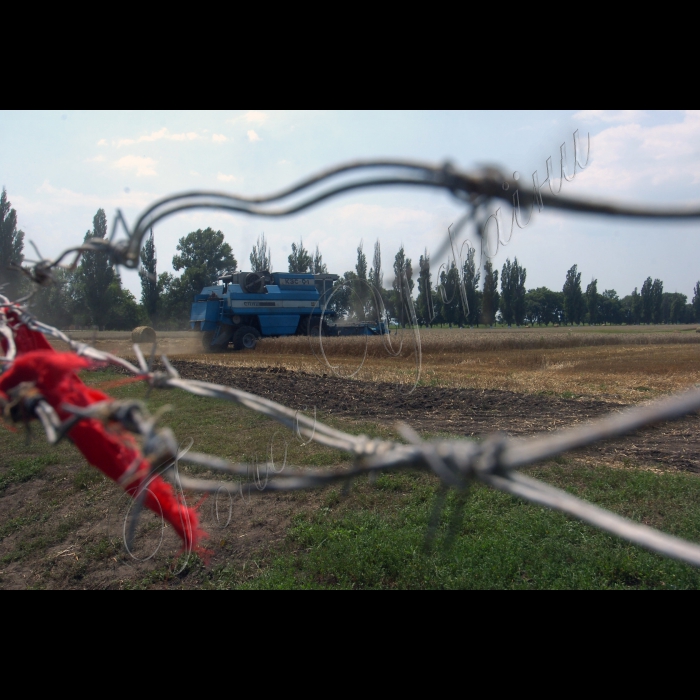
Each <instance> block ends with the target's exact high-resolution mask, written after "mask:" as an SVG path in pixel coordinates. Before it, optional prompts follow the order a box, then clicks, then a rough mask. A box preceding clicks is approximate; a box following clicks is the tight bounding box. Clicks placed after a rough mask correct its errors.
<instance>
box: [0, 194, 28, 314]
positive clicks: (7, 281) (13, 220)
mask: <svg viewBox="0 0 700 700" xmlns="http://www.w3.org/2000/svg"><path fill="white" fill-rule="evenodd" d="M11 207H12V205H11V203H10V202H9V200H8V199H7V192H6V191H5V188H4V187H3V188H2V194H0V294H3V295H5V296H6V297H7V298H8V299H10V300H11V301H12V300H14V299H17V298H18V297H19V296H20V290H21V287H22V282H23V280H22V274H21V273H20V272H19V271H17V270H12V269H9V266H10V265H11V264H14V265H20V264H21V263H22V261H23V260H24V254H23V252H22V251H23V250H24V231H18V230H17V212H16V211H15V210H14V209H12V208H11Z"/></svg>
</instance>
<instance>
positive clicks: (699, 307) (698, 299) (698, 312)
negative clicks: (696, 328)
mask: <svg viewBox="0 0 700 700" xmlns="http://www.w3.org/2000/svg"><path fill="white" fill-rule="evenodd" d="M693 311H694V312H695V320H696V321H698V322H700V282H696V283H695V288H694V289H693Z"/></svg>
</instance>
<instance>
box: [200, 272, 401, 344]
mask: <svg viewBox="0 0 700 700" xmlns="http://www.w3.org/2000/svg"><path fill="white" fill-rule="evenodd" d="M337 279H338V275H328V274H323V275H312V274H300V273H294V272H273V273H270V272H238V273H233V274H228V275H224V276H222V277H220V278H219V280H218V282H219V283H218V284H216V285H212V286H210V287H204V289H202V291H201V293H200V294H197V295H196V296H195V298H194V303H193V304H192V311H191V313H190V327H191V328H192V329H194V330H198V331H201V332H202V345H203V347H204V350H205V351H207V352H216V351H219V350H226V349H228V348H229V347H231V346H232V347H233V349H234V350H252V349H253V348H255V346H256V344H257V342H258V340H260V338H273V337H277V336H281V335H307V334H309V335H319V334H323V335H327V336H336V335H381V334H384V333H387V332H388V327H387V325H386V323H384V322H380V323H374V324H372V323H352V324H349V323H340V324H336V313H335V312H334V311H332V310H327V309H326V308H325V306H326V305H327V304H328V300H329V299H330V296H331V292H332V289H333V282H335V281H336V280H337ZM322 313H323V321H322V320H321V314H322Z"/></svg>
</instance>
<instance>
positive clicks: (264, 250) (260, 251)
mask: <svg viewBox="0 0 700 700" xmlns="http://www.w3.org/2000/svg"><path fill="white" fill-rule="evenodd" d="M250 269H251V270H252V271H253V272H272V253H271V252H270V251H269V250H268V247H267V241H266V240H265V234H264V233H263V234H261V235H260V236H258V242H257V243H255V244H254V245H253V252H252V253H251V254H250Z"/></svg>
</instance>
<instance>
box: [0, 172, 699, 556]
mask: <svg viewBox="0 0 700 700" xmlns="http://www.w3.org/2000/svg"><path fill="white" fill-rule="evenodd" d="M576 162H577V161H576V160H575V163H576ZM562 167H563V166H562ZM574 168H575V166H574ZM367 172H369V175H367V174H366V173H367ZM574 172H575V170H574ZM360 173H362V174H363V177H360V178H359V179H352V178H354V177H355V176H356V175H358V174H360ZM548 174H549V173H548ZM562 177H566V176H565V173H564V171H563V169H562ZM336 178H338V179H342V178H345V179H346V180H349V181H341V182H340V183H336V184H330V183H332V182H333V181H334V180H335V179H336ZM548 179H549V177H548ZM567 179H568V178H567ZM543 184H544V183H543ZM505 185H508V187H506V186H505ZM383 186H418V187H430V188H433V189H442V190H447V191H449V192H450V193H452V195H453V196H454V197H456V198H457V199H458V200H460V201H461V202H463V203H464V204H465V205H466V206H467V208H468V211H467V213H466V214H465V215H464V216H463V217H462V219H461V220H460V221H459V222H458V224H457V226H456V227H455V230H454V231H452V234H451V236H455V235H456V234H457V233H458V232H459V229H460V228H461V227H462V226H464V225H465V224H466V223H468V222H470V221H472V222H473V221H476V220H477V218H478V217H477V215H478V213H479V212H480V211H483V210H484V209H485V207H486V206H488V204H489V203H490V202H491V201H493V200H501V201H505V202H506V203H508V204H511V200H512V204H513V205H515V204H517V205H518V206H520V204H524V205H530V206H532V207H533V209H534V207H535V206H538V208H539V209H540V210H541V209H542V207H543V206H545V205H546V206H549V207H552V208H554V209H562V210H566V211H572V212H577V213H588V214H599V215H605V216H623V217H636V218H657V219H658V218H660V219H697V218H700V209H698V208H685V209H683V208H650V207H638V206H623V205H617V204H611V203H604V202H595V201H590V200H581V199H574V198H570V197H565V196H563V195H561V194H559V195H557V194H555V193H554V190H553V189H552V188H551V182H550V190H551V194H547V193H543V192H542V191H541V190H539V189H537V188H533V190H531V191H528V190H524V191H523V192H522V193H521V194H519V199H518V200H517V201H516V199H515V197H514V195H511V194H508V190H509V189H510V188H511V187H512V188H517V187H518V184H517V183H516V182H515V181H514V180H512V179H510V178H508V177H506V176H504V174H503V173H502V172H501V171H499V170H497V169H495V168H491V169H488V168H487V169H482V170H479V171H474V172H460V171H457V170H456V169H454V168H453V167H452V166H451V165H450V164H449V163H446V164H445V165H443V166H431V165H427V164H422V163H416V162H407V161H359V162H354V163H349V164H346V165H341V166H338V167H335V168H331V169H329V170H325V171H323V172H321V173H319V174H317V175H315V176H313V177H311V178H308V179H306V180H304V181H302V182H300V183H298V184H297V185H295V186H293V187H290V188H288V189H286V190H283V191H281V192H278V193H275V194H272V195H269V196H264V197H251V198H245V197H237V196H234V195H230V194H226V193H217V192H203V191H193V192H185V193H181V194H178V195H174V196H171V197H166V198H164V199H161V200H159V201H157V202H156V203H154V204H153V205H152V206H150V207H149V208H148V209H146V211H145V212H144V213H142V214H141V216H140V217H139V218H138V219H137V221H136V223H135V224H134V227H133V229H130V228H129V226H128V224H127V222H126V220H125V218H124V216H123V214H122V213H121V212H120V211H118V212H117V217H116V219H115V222H114V224H113V227H112V231H111V235H110V238H109V239H108V240H103V239H98V238H93V239H90V240H89V241H86V242H85V243H83V244H82V245H80V246H75V247H72V248H68V249H67V250H65V251H63V253H61V254H60V255H59V256H58V257H57V258H56V259H54V260H48V259H42V258H41V256H40V255H39V253H38V251H37V255H39V258H40V259H39V260H38V261H35V262H34V263H33V265H31V266H30V267H24V268H22V271H23V272H24V273H25V274H26V275H27V276H28V277H30V278H31V279H32V280H33V281H35V282H37V283H38V284H42V285H43V284H47V283H49V282H50V281H51V277H52V270H53V268H55V267H57V266H60V265H62V264H63V260H64V259H65V258H66V257H68V256H70V255H71V254H75V258H74V260H73V262H72V263H71V267H74V266H75V265H76V264H77V262H78V260H79V257H80V255H81V254H82V253H84V252H88V251H92V252H104V253H107V254H108V255H109V256H110V259H111V261H112V262H113V264H115V265H123V266H126V267H128V268H132V269H133V268H136V267H138V265H139V254H140V250H141V244H142V242H143V238H144V236H145V235H146V232H147V231H148V230H149V229H150V228H151V227H153V226H154V225H155V224H156V223H157V222H159V221H162V220H163V219H164V218H166V217H168V216H171V215H172V214H175V213H176V212H179V211H184V210H187V209H198V208H215V209H224V210H228V211H232V212H240V213H244V214H250V215H253V216H271V217H283V216H288V215H291V214H294V213H298V212H301V211H303V210H305V209H308V208H309V207H311V206H314V205H315V204H318V203H320V202H322V201H325V200H327V199H330V198H332V197H335V196H338V195H340V194H342V193H344V192H350V191H354V190H358V189H365V188H370V187H383ZM324 188H325V189H324ZM316 190H320V191H316ZM122 229H123V231H124V232H125V234H126V237H125V238H124V239H121V240H116V238H117V235H118V234H119V232H120V231H121V230H122ZM477 231H478V228H477ZM451 245H452V238H451V237H450V236H448V237H447V238H446V239H445V241H443V245H442V248H441V250H440V251H439V252H438V253H436V255H440V254H442V252H444V251H445V250H447V249H448V247H449V246H451ZM21 302H22V300H20V301H19V302H11V301H10V300H9V299H7V298H5V297H2V296H1V295H0V307H3V308H2V311H1V313H0V338H1V339H3V340H4V341H5V343H4V344H5V346H6V351H5V356H4V357H2V358H0V362H2V363H3V366H4V367H5V368H7V367H9V366H11V365H12V363H13V362H14V360H15V357H16V356H17V348H16V344H15V340H14V334H15V332H16V328H15V327H14V326H12V325H11V324H9V323H8V317H7V313H6V311H7V310H12V311H13V312H14V313H15V314H16V315H17V316H18V317H19V319H20V324H21V325H25V326H26V327H27V328H28V329H30V330H32V331H34V332H38V333H41V334H42V335H44V336H47V337H51V338H54V339H56V340H61V341H63V342H65V343H67V344H68V346H69V347H70V348H71V350H72V351H73V352H74V353H76V354H77V355H79V356H81V357H85V358H88V359H90V360H92V361H94V362H98V363H109V364H114V365H117V366H120V367H122V368H123V369H125V370H127V371H128V372H130V373H132V374H133V375H135V376H136V377H138V378H140V379H141V380H143V381H144V382H146V383H147V384H148V385H149V386H150V387H152V388H161V389H180V390H182V391H186V392H189V393H191V394H195V395H198V396H203V397H207V398H217V399H223V400H227V401H232V402H235V403H238V404H240V405H242V406H244V407H246V408H248V409H250V410H252V411H255V412H256V413H259V414H262V415H265V416H268V417H269V418H271V419H273V420H275V421H277V422H279V423H281V424H282V425H285V426H286V427H288V428H290V429H292V430H294V431H296V433H297V434H298V435H299V436H303V437H304V438H308V440H309V441H313V442H315V443H317V444H319V445H323V446H325V447H328V448H332V449H335V450H337V451H339V452H342V453H346V454H350V455H352V457H353V459H354V464H353V466H352V467H351V468H349V469H343V470H316V469H300V468H285V469H283V470H281V471H280V470H278V469H276V468H275V466H274V464H272V463H269V462H268V463H264V464H250V463H234V462H230V461H228V460H224V459H221V458H218V457H215V456H212V455H207V454H201V453H196V452H192V451H188V452H187V453H186V454H184V455H182V456H179V457H178V451H177V442H176V440H175V436H174V435H173V433H172V431H171V430H170V429H168V428H165V427H158V423H159V419H160V415H155V416H151V415H150V414H149V413H148V411H147V409H146V407H145V406H144V404H143V403H141V402H137V401H116V400H112V399H110V400H106V401H100V402H96V403H92V404H90V405H89V406H71V405H66V404H62V405H61V406H60V408H61V409H62V410H63V411H64V412H65V413H68V414H70V418H68V419H67V420H61V418H60V417H59V415H58V413H57V411H56V409H57V408H59V407H58V406H52V405H50V404H49V403H48V402H47V401H46V400H45V399H44V397H42V396H41V395H40V394H39V393H38V392H37V391H36V389H35V388H33V386H31V385H26V384H27V383H20V384H18V385H17V386H16V387H13V389H12V390H11V391H10V393H9V395H8V399H9V401H7V402H4V407H3V410H4V414H5V416H6V417H8V418H11V419H12V420H16V421H25V422H26V421H28V420H30V419H32V418H36V419H38V420H39V421H40V423H41V425H42V427H43V429H44V431H45V433H46V437H47V440H48V441H49V442H50V443H52V444H56V443H57V442H58V441H60V440H61V439H63V438H64V437H65V436H66V435H68V436H69V435H70V431H71V429H72V428H73V427H74V426H75V425H77V424H78V423H79V422H81V421H85V420H98V421H101V422H104V423H110V422H111V423H118V424H119V425H121V426H122V427H123V428H124V429H125V430H126V431H129V432H130V433H133V434H135V435H138V436H139V438H140V440H141V444H142V447H141V449H142V452H143V455H144V456H145V457H146V458H147V459H148V460H149V463H150V464H151V469H152V471H153V472H154V473H155V471H157V470H160V471H161V472H162V474H163V475H164V476H165V477H166V478H169V479H170V480H171V481H172V482H173V483H175V482H177V484H178V485H179V486H181V487H183V488H185V489H190V490H193V491H198V492H202V493H219V492H220V491H221V490H222V489H223V490H225V491H227V492H228V493H229V494H235V493H236V491H237V490H240V489H241V483H240V482H236V481H230V480H228V481H227V480H225V479H222V480H215V479H199V478H193V477H188V476H182V475H177V474H175V475H173V469H174V467H173V464H174V463H176V462H177V460H179V461H180V462H183V463H187V464H190V465H192V466H195V467H205V468H207V469H209V470H212V471H215V472H218V473H220V474H222V475H223V476H224V477H227V478H229V479H230V478H234V479H235V478H243V477H246V478H247V477H248V476H249V475H250V473H251V469H253V470H255V471H256V472H257V473H258V474H259V473H260V470H261V469H263V470H264V471H265V483H264V486H263V488H258V489H257V490H256V491H255V492H254V493H259V494H264V493H265V492H279V491H297V490H303V489H310V488H318V487H322V486H326V485H328V484H333V483H340V482H344V483H345V484H346V485H348V484H349V483H351V482H352V480H354V479H357V478H359V477H362V476H365V475H369V476H372V475H376V474H377V473H379V472H391V471H396V470H404V469H413V470H420V471H425V472H430V473H432V474H434V475H435V476H437V477H438V479H439V480H440V482H441V484H442V486H443V487H444V489H449V488H456V489H459V490H462V491H463V490H465V489H466V488H467V487H468V485H469V484H470V483H472V482H473V481H480V482H482V483H484V484H486V485H488V486H490V487H491V488H495V489H497V490H500V491H503V492H505V493H508V494H511V495H513V496H516V497H519V498H522V499H523V500H526V501H529V502H531V503H537V504H539V505H542V506H545V507H548V508H551V509H553V510H557V511H560V512H562V513H565V514H567V515H570V516H572V517H575V518H577V519H579V520H582V521H584V522H587V523H589V524H591V525H593V526H595V527H598V528H600V529H602V530H605V531H607V532H610V533H611V534H614V535H616V536H618V537H621V538H623V539H626V540H627V541H629V542H632V543H634V544H636V545H639V546H641V547H645V548H646V549H649V550H651V551H654V552H657V553H659V554H662V555H664V556H667V557H671V558H675V559H679V560H681V561H685V562H687V563H689V564H692V565H694V566H700V546H699V545H697V544H694V543H691V542H688V541H685V540H682V539H679V538H676V537H673V536H671V535H668V534H664V533H662V532H659V531H657V530H655V529H653V528H650V527H647V526H645V525H641V524H639V523H635V522H633V521H631V520H628V519H626V518H624V517H622V516H619V515H616V514H614V513H611V512H609V511H607V510H604V509H602V508H599V507H598V506H595V505H593V504H591V503H588V502H586V501H584V500H582V499H579V498H576V497H575V496H572V495H571V494H568V493H566V492H565V491H562V490H560V489H557V488H554V487H552V486H550V485H548V484H546V483H543V482H541V481H538V480H536V479H533V478H531V477H528V476H525V475H523V474H521V473H519V471H518V470H520V469H522V468H523V467H526V466H529V465H533V464H536V463H539V462H542V461H544V460H548V459H551V458H553V457H555V456H557V455H560V454H562V453H564V452H568V451H569V450H573V449H576V448H580V447H584V446H586V445H591V444H594V443H596V442H599V441H601V440H606V439H612V438H615V437H619V436H622V435H624V434H627V433H630V432H633V431H635V430H638V429H640V428H643V427H645V426H648V425H651V424H653V423H658V422H661V421H668V420H674V419H677V418H680V417H682V416H684V415H686V414H688V413H691V412H694V411H697V410H700V390H697V389H695V390H690V391H687V392H684V393H682V394H678V395H675V396H673V397H670V398H667V399H663V400H659V401H656V402H654V403H651V404H649V405H646V406H641V407H635V408H630V409H626V410H623V411H620V412H617V413H610V414H608V415H607V416H605V417H603V418H601V419H598V420H595V421H592V422H590V423H588V424H586V425H581V426H576V427H573V428H569V429H564V430H560V431H558V432H556V433H553V434H552V433H547V434H542V435H536V436H533V437H530V438H526V439H522V438H511V437H507V436H505V435H503V434H493V435H490V436H487V437H486V438H485V439H484V440H482V441H481V442H474V441H471V440H457V439H455V440H437V441H423V440H422V439H421V438H420V437H419V436H418V435H417V433H415V432H414V431H413V429H412V428H410V426H408V425H406V424H400V425H399V426H398V430H399V433H400V435H401V436H402V437H403V438H404V440H405V441H406V443H401V442H396V441H391V440H381V439H375V438H369V437H367V436H364V435H351V434H348V433H346V432H343V431H341V430H337V429H334V428H331V427H329V426H326V425H324V424H322V423H320V422H318V421H317V420H316V418H315V417H314V419H313V421H312V420H311V419H310V418H309V417H308V416H305V415H303V414H300V413H299V411H295V410H292V409H290V408H288V407H286V406H284V405H282V404H279V403H276V402H274V401H272V400H269V399H265V398H262V397H260V396H256V395H255V394H251V393H248V392H245V391H242V390H240V389H236V388H234V387H228V386H223V385H218V384H212V383H208V382H202V381H196V380H188V379H183V378H182V377H180V376H179V374H178V372H177V371H176V369H175V368H174V367H173V366H172V364H171V363H170V362H169V360H168V358H167V357H166V356H165V355H163V356H161V361H162V363H163V366H164V368H165V370H164V371H154V370H153V362H154V358H155V350H156V346H155V344H154V345H153V351H152V353H151V358H150V360H149V361H148V362H147V361H146V359H145V357H144V355H143V353H142V351H141V349H140V347H139V346H138V345H134V353H135V355H136V361H137V363H138V366H137V365H135V364H133V363H131V362H129V361H128V360H125V359H123V358H120V357H118V356H116V355H113V354H111V353H107V352H103V351H101V350H98V349H96V348H94V347H92V346H90V345H88V344H86V343H80V342H77V341H74V340H72V339H71V338H69V337H68V336H67V335H66V334H65V333H63V332H62V331H60V330H58V329H57V328H54V327H53V326H50V325H48V324H45V323H42V322H40V321H38V320H37V319H36V318H35V317H34V316H32V315H31V314H30V313H29V312H28V311H27V309H26V307H25V306H24V305H23V304H22V303H21ZM136 468H137V465H136V462H135V463H134V466H133V468H130V469H129V470H127V471H126V472H125V474H124V475H123V476H122V478H121V479H120V483H121V484H122V485H124V484H128V483H129V480H130V479H134V478H135V470H136ZM270 474H271V475H270ZM143 483H144V484H146V483H147V482H146V481H144V482H143ZM145 490H146V486H143V488H142V490H141V491H139V492H137V495H136V505H135V507H134V508H133V513H132V516H131V518H132V520H131V522H130V524H129V528H128V530H129V533H130V534H129V540H130V539H131V538H133V532H134V529H135V523H136V520H137V519H138V513H139V512H140V509H141V503H142V501H143V495H144V493H145ZM440 502H441V501H440V499H438V503H440ZM129 546H130V545H129V542H127V547H129Z"/></svg>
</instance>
